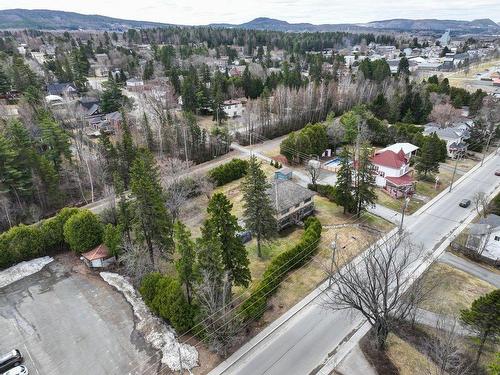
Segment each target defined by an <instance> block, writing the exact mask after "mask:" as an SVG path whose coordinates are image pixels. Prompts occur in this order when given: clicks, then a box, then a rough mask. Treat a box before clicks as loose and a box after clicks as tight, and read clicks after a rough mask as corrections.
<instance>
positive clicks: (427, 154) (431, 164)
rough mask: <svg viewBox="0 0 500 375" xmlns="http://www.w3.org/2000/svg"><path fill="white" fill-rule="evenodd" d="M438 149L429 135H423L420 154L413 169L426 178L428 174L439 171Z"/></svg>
mask: <svg viewBox="0 0 500 375" xmlns="http://www.w3.org/2000/svg"><path fill="white" fill-rule="evenodd" d="M439 159H440V151H439V149H436V148H435V143H434V142H433V141H432V139H431V137H425V139H424V142H423V144H422V147H421V149H420V155H419V156H418V158H417V162H416V164H415V169H416V170H417V172H418V174H419V175H420V176H421V177H424V178H428V177H429V175H432V174H434V173H438V172H439Z"/></svg>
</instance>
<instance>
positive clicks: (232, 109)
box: [222, 99, 244, 117]
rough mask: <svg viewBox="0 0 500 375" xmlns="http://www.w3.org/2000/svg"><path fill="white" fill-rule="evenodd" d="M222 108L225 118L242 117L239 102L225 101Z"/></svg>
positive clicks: (240, 103)
mask: <svg viewBox="0 0 500 375" xmlns="http://www.w3.org/2000/svg"><path fill="white" fill-rule="evenodd" d="M222 106H223V109H224V113H225V114H226V116H227V117H240V116H242V115H243V111H244V109H243V103H242V102H241V100H235V99H231V100H226V101H224V103H223V105H222Z"/></svg>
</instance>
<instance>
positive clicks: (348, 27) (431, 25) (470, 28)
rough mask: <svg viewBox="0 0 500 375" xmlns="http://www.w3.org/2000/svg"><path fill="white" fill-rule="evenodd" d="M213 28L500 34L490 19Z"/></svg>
mask: <svg viewBox="0 0 500 375" xmlns="http://www.w3.org/2000/svg"><path fill="white" fill-rule="evenodd" d="M211 26H213V27H229V28H238V29H257V30H275V31H290V32H301V31H310V32H315V31H323V32H324V31H373V30H395V31H444V30H448V29H449V30H452V31H459V32H474V33H482V32H500V25H498V24H496V23H495V22H493V21H492V20H490V19H480V20H474V21H457V20H436V19H423V20H411V19H393V20H384V21H373V22H368V23H363V24H361V23H355V24H322V25H314V24H311V23H289V22H286V21H281V20H276V19H273V18H265V17H260V18H256V19H254V20H252V21H250V22H246V23H242V24H237V25H234V24H227V23H221V24H212V25H211Z"/></svg>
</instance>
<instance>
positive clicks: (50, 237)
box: [40, 207, 79, 254]
mask: <svg viewBox="0 0 500 375" xmlns="http://www.w3.org/2000/svg"><path fill="white" fill-rule="evenodd" d="M78 212H79V209H78V208H74V207H65V208H63V209H62V210H61V211H59V212H58V213H57V215H56V216H54V217H51V218H50V219H47V220H44V221H43V222H42V223H41V225H40V230H41V231H42V235H43V239H44V246H45V249H46V253H47V254H51V253H54V252H56V250H63V249H64V248H65V245H66V243H65V242H64V224H66V221H68V219H69V218H70V217H71V216H73V215H75V214H76V213H78Z"/></svg>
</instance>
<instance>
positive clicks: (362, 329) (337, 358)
mask: <svg viewBox="0 0 500 375" xmlns="http://www.w3.org/2000/svg"><path fill="white" fill-rule="evenodd" d="M498 194H500V186H498V187H497V188H496V189H495V190H494V191H493V192H491V193H490V195H489V197H488V202H490V201H491V200H492V199H493V198H494V197H495V196H496V195H498ZM476 216H477V213H476V212H474V211H472V212H471V213H470V215H469V216H468V217H467V218H466V219H465V220H464V221H463V223H462V224H460V225H459V226H458V227H457V228H455V230H453V232H451V233H450V235H449V236H447V238H446V239H445V240H444V241H443V242H442V243H441V245H439V247H438V248H437V249H436V250H435V251H434V252H432V254H431V255H430V256H429V257H428V258H427V259H424V261H423V262H422V263H421V264H420V265H418V266H417V267H416V268H415V269H414V270H413V271H412V272H411V273H410V274H409V275H408V277H409V278H410V277H411V278H413V279H414V280H416V279H417V278H419V277H420V276H421V275H422V274H423V273H424V272H425V271H426V270H427V268H428V267H430V266H431V265H432V263H434V262H435V261H437V259H438V258H439V257H440V256H441V254H442V253H443V252H444V251H445V250H446V249H447V248H448V246H449V245H450V244H451V242H452V241H453V240H454V239H455V238H456V237H457V236H458V235H459V234H460V233H462V231H463V230H464V229H465V228H466V227H467V226H468V225H469V224H470V223H471V222H472V221H473V220H474V218H475V217H476ZM411 284H412V283H409V284H407V286H406V289H407V288H408V287H410V286H411ZM369 330H370V324H369V323H368V322H366V321H365V323H364V324H363V325H361V326H359V328H358V330H357V331H356V333H355V334H354V335H353V336H352V337H351V338H350V339H349V340H348V341H347V342H345V343H344V344H343V345H342V346H341V347H340V349H339V351H338V352H337V353H336V354H335V355H334V356H333V357H330V358H329V359H327V360H326V361H325V362H324V365H323V367H322V368H321V370H320V371H319V372H318V373H317V374H318V375H328V374H330V373H331V372H332V371H333V370H334V369H335V368H336V367H337V366H338V365H339V364H340V362H341V361H342V360H343V359H344V358H345V357H346V356H347V355H348V354H349V353H350V352H351V350H352V349H353V348H354V346H355V345H356V344H357V343H358V341H359V340H360V339H361V338H362V337H363V336H364V335H365V334H366V333H367V332H368V331H369Z"/></svg>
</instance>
